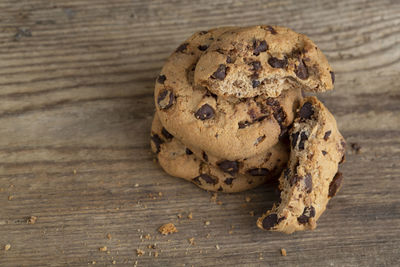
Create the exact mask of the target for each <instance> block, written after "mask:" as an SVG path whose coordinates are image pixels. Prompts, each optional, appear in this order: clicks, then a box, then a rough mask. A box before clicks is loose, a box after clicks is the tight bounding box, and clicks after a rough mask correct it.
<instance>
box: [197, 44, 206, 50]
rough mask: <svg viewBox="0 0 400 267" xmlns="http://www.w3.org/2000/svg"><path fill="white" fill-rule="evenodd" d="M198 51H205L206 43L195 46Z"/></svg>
mask: <svg viewBox="0 0 400 267" xmlns="http://www.w3.org/2000/svg"><path fill="white" fill-rule="evenodd" d="M197 48H198V49H199V50H200V51H206V50H207V49H208V45H199V46H198V47H197Z"/></svg>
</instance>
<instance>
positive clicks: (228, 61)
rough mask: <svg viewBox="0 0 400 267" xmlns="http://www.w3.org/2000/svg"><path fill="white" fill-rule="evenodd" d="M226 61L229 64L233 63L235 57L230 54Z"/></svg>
mask: <svg viewBox="0 0 400 267" xmlns="http://www.w3.org/2000/svg"><path fill="white" fill-rule="evenodd" d="M226 63H228V64H230V63H233V59H232V58H231V57H230V56H228V57H227V58H226Z"/></svg>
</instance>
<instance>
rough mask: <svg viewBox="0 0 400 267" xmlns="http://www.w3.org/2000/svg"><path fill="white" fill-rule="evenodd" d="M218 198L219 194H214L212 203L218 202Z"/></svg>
mask: <svg viewBox="0 0 400 267" xmlns="http://www.w3.org/2000/svg"><path fill="white" fill-rule="evenodd" d="M217 197H218V194H217V193H213V194H212V196H211V198H210V201H211V202H217Z"/></svg>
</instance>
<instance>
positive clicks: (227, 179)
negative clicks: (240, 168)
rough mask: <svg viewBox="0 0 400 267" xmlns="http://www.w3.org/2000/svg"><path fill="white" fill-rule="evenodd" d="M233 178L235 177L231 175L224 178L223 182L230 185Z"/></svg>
mask: <svg viewBox="0 0 400 267" xmlns="http://www.w3.org/2000/svg"><path fill="white" fill-rule="evenodd" d="M234 179H235V178H233V177H231V178H226V179H225V181H224V183H225V184H227V185H231V184H232V182H233V180H234Z"/></svg>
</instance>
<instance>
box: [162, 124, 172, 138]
mask: <svg viewBox="0 0 400 267" xmlns="http://www.w3.org/2000/svg"><path fill="white" fill-rule="evenodd" d="M161 134H162V135H163V136H164V137H165V138H167V139H168V140H169V139H172V138H173V137H174V136H173V135H172V134H170V133H169V132H168V131H167V129H165V128H164V127H162V129H161Z"/></svg>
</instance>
